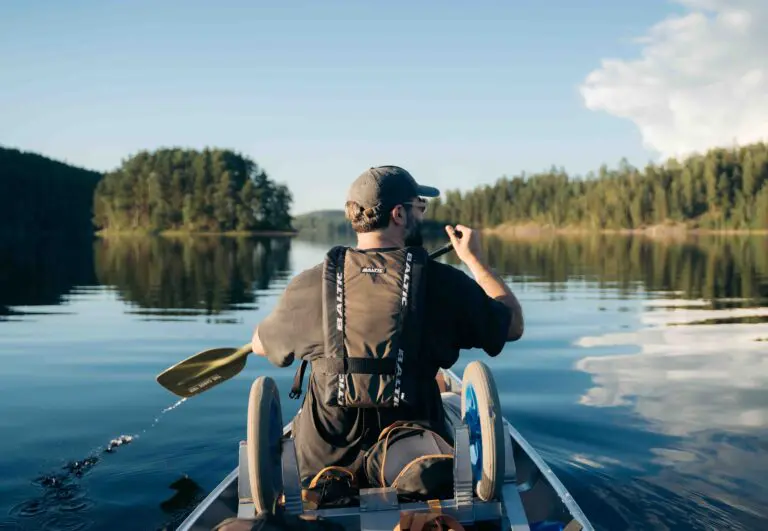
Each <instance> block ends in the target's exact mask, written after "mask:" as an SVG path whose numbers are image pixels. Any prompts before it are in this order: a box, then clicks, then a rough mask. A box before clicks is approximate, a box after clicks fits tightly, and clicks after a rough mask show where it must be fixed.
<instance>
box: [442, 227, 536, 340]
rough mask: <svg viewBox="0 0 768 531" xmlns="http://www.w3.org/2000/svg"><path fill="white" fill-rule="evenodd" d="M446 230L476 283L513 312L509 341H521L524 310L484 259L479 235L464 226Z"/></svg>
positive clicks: (523, 326)
mask: <svg viewBox="0 0 768 531" xmlns="http://www.w3.org/2000/svg"><path fill="white" fill-rule="evenodd" d="M445 230H446V232H447V233H448V237H449V238H450V239H451V242H452V243H453V248H454V250H455V251H456V254H457V256H458V257H459V259H460V260H461V261H462V262H464V263H465V264H466V266H467V267H468V268H469V270H470V272H471V273H472V275H473V276H474V277H475V281H476V282H477V283H478V284H479V285H480V287H481V288H482V289H483V291H484V292H485V294H486V295H488V296H489V297H491V298H492V299H495V300H497V301H499V302H501V303H502V304H504V305H505V306H506V307H507V308H509V309H510V311H511V312H512V319H511V320H510V323H509V330H508V332H507V341H517V340H518V339H520V338H521V337H522V336H523V331H524V328H525V323H524V319H523V308H522V307H521V306H520V302H519V301H518V300H517V297H515V294H514V293H512V290H511V289H509V286H507V284H506V282H504V281H503V280H502V279H501V277H500V276H499V275H498V274H496V273H495V272H494V271H493V270H492V269H491V268H490V266H488V265H487V264H486V263H485V261H484V260H483V259H482V256H481V255H482V250H481V249H480V238H479V236H478V234H477V233H476V232H475V231H473V230H472V229H470V228H469V227H465V226H463V225H457V226H456V229H454V228H453V227H451V226H447V227H446V228H445ZM455 230H459V231H461V233H462V237H461V239H458V238H457V237H456V234H455Z"/></svg>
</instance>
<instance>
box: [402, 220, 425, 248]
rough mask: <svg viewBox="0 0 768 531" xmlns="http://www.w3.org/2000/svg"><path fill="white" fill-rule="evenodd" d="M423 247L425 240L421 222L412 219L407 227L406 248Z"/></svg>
mask: <svg viewBox="0 0 768 531" xmlns="http://www.w3.org/2000/svg"><path fill="white" fill-rule="evenodd" d="M423 245H424V238H423V236H422V234H421V222H420V221H417V220H416V219H415V218H410V219H409V220H408V224H407V225H406V227H405V246H406V247H422V246H423Z"/></svg>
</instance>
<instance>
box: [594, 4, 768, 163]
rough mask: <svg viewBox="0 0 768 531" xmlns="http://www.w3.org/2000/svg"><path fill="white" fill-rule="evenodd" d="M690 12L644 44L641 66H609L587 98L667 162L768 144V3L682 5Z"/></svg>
mask: <svg viewBox="0 0 768 531" xmlns="http://www.w3.org/2000/svg"><path fill="white" fill-rule="evenodd" d="M676 1H677V2H678V3H680V4H682V5H684V6H685V7H686V8H688V10H689V11H688V12H687V13H686V14H684V15H682V16H672V17H669V18H667V19H665V20H663V21H661V22H659V23H658V24H656V25H655V26H653V27H652V28H651V29H650V30H649V31H648V33H647V35H645V36H644V37H642V38H641V39H639V40H638V41H639V42H640V43H641V44H642V45H643V49H642V55H641V58H639V59H635V60H619V59H605V60H603V61H602V66H601V68H599V69H597V70H595V71H593V72H591V73H590V74H589V75H588V76H587V78H586V80H585V81H584V83H583V85H582V86H581V94H582V97H583V98H584V102H585V104H586V106H587V107H588V108H589V109H591V110H602V111H605V112H608V113H610V114H613V115H615V116H619V117H622V118H627V119H629V120H631V121H632V122H634V123H635V124H636V125H637V126H638V128H639V129H640V132H641V134H642V137H643V142H644V144H645V145H646V147H647V148H650V149H652V150H654V151H657V152H659V154H660V156H661V157H662V158H666V157H669V156H684V155H686V154H689V153H691V152H703V151H706V150H707V149H709V148H711V147H715V146H731V145H733V143H734V142H736V143H739V144H744V143H750V142H759V141H765V140H768V31H766V27H768V0H676Z"/></svg>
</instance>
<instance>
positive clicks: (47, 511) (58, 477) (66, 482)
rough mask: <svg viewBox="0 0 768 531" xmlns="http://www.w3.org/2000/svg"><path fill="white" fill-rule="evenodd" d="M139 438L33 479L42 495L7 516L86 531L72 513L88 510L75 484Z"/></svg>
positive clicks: (123, 439) (120, 439) (122, 439)
mask: <svg viewBox="0 0 768 531" xmlns="http://www.w3.org/2000/svg"><path fill="white" fill-rule="evenodd" d="M185 401H186V398H182V399H181V400H179V401H178V402H176V403H175V404H173V405H171V406H169V407H167V408H165V409H163V410H162V411H161V412H160V414H159V415H158V416H157V417H155V420H154V421H153V422H152V424H151V425H150V426H149V427H148V428H145V429H143V430H142V431H141V433H142V434H143V433H146V432H147V430H149V429H152V428H154V427H155V426H157V424H158V423H159V422H160V419H161V418H162V417H163V415H165V414H166V413H168V412H169V411H172V410H174V409H176V408H177V407H179V406H180V405H181V404H183V403H184V402H185ZM139 436H140V435H139V434H135V435H124V434H123V435H119V436H117V437H115V438H113V439H111V440H110V441H109V442H108V443H107V444H106V445H105V446H103V447H99V448H97V449H96V450H94V451H93V452H91V454H90V455H88V456H86V457H85V458H83V459H78V460H74V461H69V462H67V463H65V464H64V465H63V466H62V467H61V469H62V470H63V471H62V472H58V473H55V472H51V473H48V474H43V475H42V476H39V477H37V478H35V479H34V480H33V483H34V484H35V485H38V486H39V487H42V489H43V493H42V495H41V496H40V497H38V498H33V499H30V500H27V501H25V502H22V503H20V504H18V505H16V506H15V507H13V508H12V509H11V511H10V514H11V516H13V517H17V518H39V517H46V516H48V518H47V520H45V521H43V522H40V523H41V525H42V527H41V529H57V530H62V529H64V530H67V531H79V530H81V529H85V528H86V527H88V522H87V520H85V519H84V518H80V517H78V516H77V515H76V514H75V513H79V512H82V511H84V510H86V509H89V508H90V507H91V505H92V504H91V502H90V501H89V500H88V499H87V498H86V496H85V493H84V492H83V491H82V490H81V488H80V485H79V483H78V482H77V480H78V479H80V478H82V477H83V476H84V475H85V474H86V473H87V472H88V471H90V470H91V469H93V467H94V466H96V465H97V464H98V463H99V462H100V461H101V459H102V456H103V454H112V453H115V452H116V451H117V449H118V448H119V447H121V446H125V445H127V444H130V443H132V442H134V441H135V440H136V439H138V438H139ZM52 513H58V514H52ZM14 525H15V524H14V523H12V522H6V521H0V529H6V528H10V529H15V527H14ZM6 526H8V527H6Z"/></svg>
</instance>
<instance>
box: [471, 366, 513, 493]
mask: <svg viewBox="0 0 768 531" xmlns="http://www.w3.org/2000/svg"><path fill="white" fill-rule="evenodd" d="M461 386H462V387H461V418H462V421H463V422H464V423H465V424H466V425H467V426H468V427H469V446H470V459H471V462H472V477H473V480H474V483H475V491H476V493H477V497H478V498H480V499H481V500H483V501H489V500H493V499H499V498H500V496H501V487H502V485H503V483H504V463H505V455H504V419H503V417H502V415H501V404H500V403H499V393H498V391H497V390H496V383H495V382H494V379H493V375H492V374H491V371H490V369H489V368H488V366H487V365H485V364H484V363H482V362H480V361H473V362H471V363H470V364H469V365H467V368H466V369H464V375H463V377H462V382H461Z"/></svg>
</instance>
